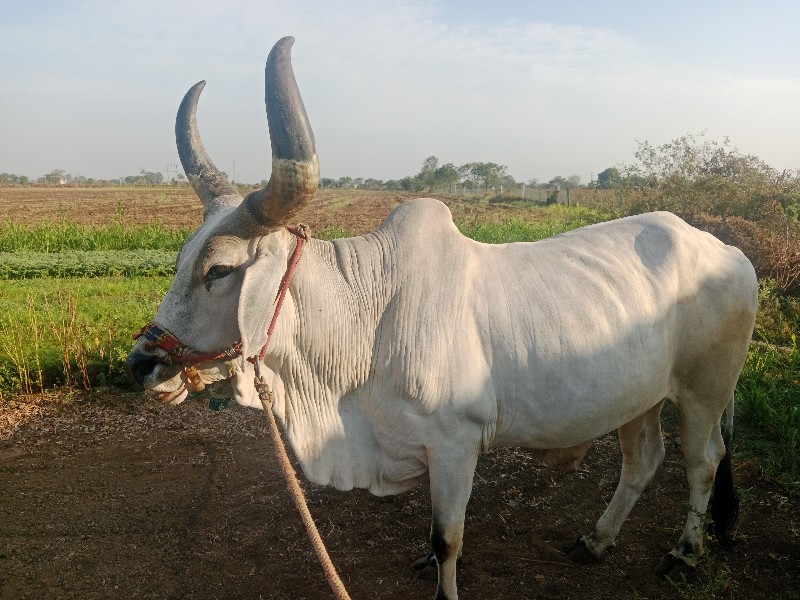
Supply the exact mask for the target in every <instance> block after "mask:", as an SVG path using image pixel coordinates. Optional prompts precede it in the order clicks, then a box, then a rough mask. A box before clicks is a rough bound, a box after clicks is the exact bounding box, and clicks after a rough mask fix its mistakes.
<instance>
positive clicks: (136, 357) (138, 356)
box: [125, 352, 159, 383]
mask: <svg viewBox="0 0 800 600" xmlns="http://www.w3.org/2000/svg"><path fill="white" fill-rule="evenodd" d="M158 362H159V361H158V359H157V358H156V357H154V356H152V355H150V354H143V353H140V352H133V353H131V354H129V355H128V359H127V360H126V361H125V366H126V367H127V368H128V373H130V376H131V377H133V379H134V381H136V382H137V383H144V380H145V379H146V378H147V376H148V375H150V374H151V373H152V372H153V370H154V369H155V368H156V365H157V364H158Z"/></svg>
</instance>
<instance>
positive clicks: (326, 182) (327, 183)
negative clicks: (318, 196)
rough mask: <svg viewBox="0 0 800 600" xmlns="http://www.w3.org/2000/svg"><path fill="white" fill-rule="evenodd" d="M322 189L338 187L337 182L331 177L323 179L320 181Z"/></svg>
mask: <svg viewBox="0 0 800 600" xmlns="http://www.w3.org/2000/svg"><path fill="white" fill-rule="evenodd" d="M319 186H320V187H324V188H335V187H336V180H335V179H332V178H330V177H323V178H322V179H321V180H320V185H319Z"/></svg>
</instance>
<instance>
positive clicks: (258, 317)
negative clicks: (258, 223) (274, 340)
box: [237, 231, 289, 358]
mask: <svg viewBox="0 0 800 600" xmlns="http://www.w3.org/2000/svg"><path fill="white" fill-rule="evenodd" d="M287 235H288V234H287V233H286V232H285V231H277V232H275V233H272V234H270V235H267V236H264V237H262V238H261V239H260V240H259V242H258V248H257V251H256V256H255V260H254V261H253V262H252V264H250V265H249V266H248V267H247V269H246V270H245V273H244V279H243V281H242V289H241V292H240V293H239V308H238V313H237V318H238V321H239V334H240V336H241V340H242V354H244V356H246V357H248V358H249V357H252V356H255V355H256V354H258V353H259V352H260V351H261V348H262V346H263V345H264V342H265V341H266V339H267V328H268V327H269V322H270V320H271V319H272V313H273V311H274V309H275V300H276V296H277V293H278V288H279V287H280V283H281V279H282V278H283V273H284V271H285V269H286V264H287V261H288V256H289V254H288V246H289V244H287V243H286V236H287ZM283 310H286V307H285V306H284V309H283ZM284 316H285V315H284Z"/></svg>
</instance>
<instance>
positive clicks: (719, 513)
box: [709, 395, 739, 546]
mask: <svg viewBox="0 0 800 600" xmlns="http://www.w3.org/2000/svg"><path fill="white" fill-rule="evenodd" d="M725 413H726V415H727V419H726V422H725V430H724V431H723V434H722V435H723V440H724V442H725V456H723V457H722V460H721V461H720V463H719V466H718V467H717V474H716V476H715V477H714V490H713V492H712V494H711V501H710V507H709V513H710V515H711V520H712V523H711V527H710V529H711V533H713V534H714V536H716V538H717V540H719V542H720V543H721V544H722V545H723V546H732V545H733V544H735V543H736V542H735V540H734V539H733V536H732V535H731V528H732V527H733V526H734V524H735V523H736V520H737V519H738V518H739V494H738V493H736V488H735V486H734V485H733V468H732V465H731V455H732V453H733V395H731V400H730V402H729V403H728V407H727V408H726V409H725Z"/></svg>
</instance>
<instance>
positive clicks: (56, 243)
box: [0, 220, 192, 252]
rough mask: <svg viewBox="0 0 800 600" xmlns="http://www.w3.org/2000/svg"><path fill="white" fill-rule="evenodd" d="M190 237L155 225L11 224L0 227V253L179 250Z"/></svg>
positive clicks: (186, 231) (0, 225) (184, 232)
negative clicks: (31, 225) (28, 225)
mask: <svg viewBox="0 0 800 600" xmlns="http://www.w3.org/2000/svg"><path fill="white" fill-rule="evenodd" d="M190 233H192V230H190V229H184V230H178V231H176V230H173V229H169V228H167V227H162V226H160V225H158V224H153V225H142V226H134V225H127V224H124V223H122V222H115V223H111V224H108V225H101V226H97V227H87V226H85V225H77V224H75V223H70V222H62V223H54V222H51V221H47V222H44V223H41V224H39V225H36V226H35V227H27V226H26V225H23V224H21V223H18V222H16V221H13V220H9V221H4V222H3V223H0V252H72V251H90V250H161V251H165V250H172V251H175V252H177V251H178V250H180V248H181V246H182V245H183V242H184V241H185V240H186V238H187V237H188V236H189V234H190Z"/></svg>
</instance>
